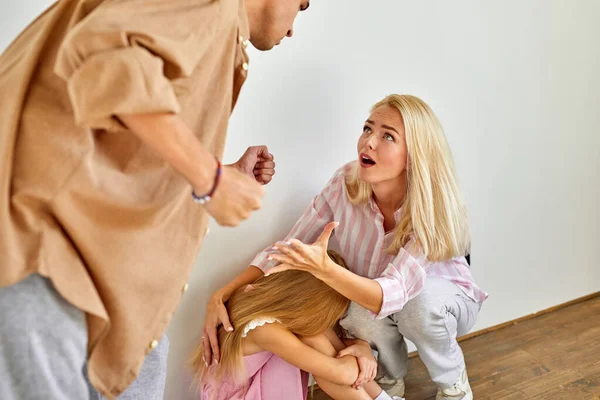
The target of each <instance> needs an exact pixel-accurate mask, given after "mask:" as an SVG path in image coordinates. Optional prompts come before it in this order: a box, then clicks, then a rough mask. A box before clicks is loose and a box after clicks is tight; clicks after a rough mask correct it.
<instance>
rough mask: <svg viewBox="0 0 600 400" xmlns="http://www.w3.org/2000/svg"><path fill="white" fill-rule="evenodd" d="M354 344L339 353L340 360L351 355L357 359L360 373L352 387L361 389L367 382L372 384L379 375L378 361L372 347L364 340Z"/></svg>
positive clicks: (356, 341) (355, 341)
mask: <svg viewBox="0 0 600 400" xmlns="http://www.w3.org/2000/svg"><path fill="white" fill-rule="evenodd" d="M352 342H353V344H351V345H350V346H348V347H346V348H345V349H343V350H342V351H340V352H339V353H338V355H337V356H338V358H339V357H343V356H347V355H351V356H354V357H356V360H357V361H358V368H359V369H360V373H359V374H358V378H357V379H356V382H354V384H353V385H352V387H353V388H356V389H359V388H360V387H362V385H364V384H365V383H367V382H371V381H372V380H373V379H375V376H376V375H377V360H376V359H375V357H374V356H373V352H372V351H371V346H370V345H369V343H367V342H365V341H364V340H358V339H357V340H353V341H352Z"/></svg>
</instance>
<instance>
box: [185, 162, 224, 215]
mask: <svg viewBox="0 0 600 400" xmlns="http://www.w3.org/2000/svg"><path fill="white" fill-rule="evenodd" d="M220 180H221V162H220V161H219V160H217V174H216V175H215V181H214V183H213V186H212V189H210V192H208V194H206V195H204V196H198V195H197V194H196V193H195V192H194V189H192V198H193V199H194V201H195V202H196V203H198V204H206V203H208V202H209V201H210V200H211V199H212V197H213V195H214V194H215V191H216V190H217V187H218V186H219V181H220Z"/></svg>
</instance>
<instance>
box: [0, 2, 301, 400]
mask: <svg viewBox="0 0 600 400" xmlns="http://www.w3.org/2000/svg"><path fill="white" fill-rule="evenodd" d="M308 5H309V4H308V0H169V1H164V0H59V1H58V2H56V3H55V4H54V5H52V6H51V7H50V8H49V9H48V10H47V11H46V12H45V13H43V14H42V15H41V16H40V17H38V18H37V19H36V20H35V21H34V22H33V23H32V24H31V25H30V26H29V27H28V28H27V29H26V30H24V31H23V32H22V33H21V35H20V36H19V37H18V38H17V39H16V40H15V41H14V42H13V43H12V45H11V46H10V47H9V48H8V49H7V50H6V52H5V53H4V54H2V56H0V94H1V97H0V121H2V124H0V232H1V235H0V320H1V321H2V324H0V382H1V385H0V398H1V399H3V400H16V399H19V400H21V399H28V400H30V399H84V398H89V397H90V396H91V397H92V398H97V397H98V396H100V395H99V394H98V392H99V393H101V395H102V396H103V397H105V398H109V399H114V398H116V397H117V396H119V398H120V399H133V398H136V399H138V398H139V399H161V398H162V393H163V388H164V379H165V371H166V353H167V348H168V344H167V343H166V338H163V335H164V332H165V330H166V328H167V326H168V324H169V321H170V320H171V317H172V316H173V313H174V311H175V309H176V307H177V304H178V302H179V300H180V298H181V295H182V293H183V292H185V291H186V290H187V288H188V284H187V283H186V280H187V278H188V276H189V274H190V270H191V267H192V265H193V263H194V260H195V258H196V256H197V253H198V250H199V249H200V245H201V243H202V239H203V236H204V233H205V231H206V226H207V223H208V219H209V217H210V216H212V217H213V218H214V219H215V220H216V221H217V222H218V223H219V224H221V225H228V226H235V225H237V224H239V223H240V222H241V221H242V220H244V219H246V218H248V216H249V214H250V212H251V211H253V210H256V209H258V208H259V207H260V202H261V198H262V196H263V191H262V187H261V184H266V183H268V182H269V181H270V180H271V178H272V176H273V174H274V168H275V164H274V161H273V157H272V156H271V155H270V154H269V152H268V150H267V148H266V147H264V146H258V147H251V148H249V149H248V151H247V152H246V153H245V154H244V156H242V158H241V159H240V160H239V161H238V162H237V163H236V164H234V165H230V166H221V165H220V163H219V161H218V160H219V159H220V158H221V157H222V154H223V147H224V142H225V134H226V131H227V124H228V119H229V117H230V114H231V112H232V110H233V107H234V105H235V103H236V100H237V98H238V94H239V91H240V88H241V86H242V84H243V82H244V81H245V79H246V75H247V73H248V69H249V59H248V56H247V54H246V51H245V48H246V46H247V45H248V41H251V42H252V43H253V45H254V46H255V47H257V48H258V49H260V50H268V49H271V48H272V47H273V46H274V45H276V44H278V43H279V42H280V41H281V39H283V38H284V37H285V36H292V25H293V22H294V19H295V18H296V15H297V14H298V11H299V10H304V9H306V8H307V7H308ZM192 193H193V194H194V195H193V196H192ZM197 203H201V204H197ZM161 338H162V339H161ZM146 356H148V357H146ZM144 360H146V361H144ZM140 370H141V373H140ZM138 374H139V377H138ZM136 377H137V379H136ZM88 380H89V381H88ZM88 382H91V385H92V386H93V388H92V386H90V385H89V384H88ZM132 382H133V384H132ZM94 388H95V389H94ZM96 390H97V391H96Z"/></svg>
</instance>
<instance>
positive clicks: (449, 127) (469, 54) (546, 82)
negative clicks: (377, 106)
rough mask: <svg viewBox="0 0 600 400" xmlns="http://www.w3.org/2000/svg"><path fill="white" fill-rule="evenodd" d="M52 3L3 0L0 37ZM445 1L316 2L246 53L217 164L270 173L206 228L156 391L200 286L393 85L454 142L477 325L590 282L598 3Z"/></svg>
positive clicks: (199, 307) (571, 294)
mask: <svg viewBox="0 0 600 400" xmlns="http://www.w3.org/2000/svg"><path fill="white" fill-rule="evenodd" d="M49 3H50V2H49V1H44V0H27V1H21V2H19V4H18V5H17V4H16V2H10V3H9V2H8V1H7V0H3V1H2V3H1V4H0V18H1V20H0V22H1V24H0V49H2V48H4V47H5V46H6V45H8V43H9V41H10V40H11V38H12V37H14V36H15V35H16V34H17V33H18V31H19V30H20V29H21V27H23V26H24V25H25V24H26V23H27V21H28V20H29V19H31V18H33V17H34V15H35V14H37V13H38V12H39V11H41V9H42V8H43V7H44V6H45V5H47V4H49ZM452 3H453V4H450V3H449V2H443V1H431V0H430V1H421V2H408V1H402V0H379V1H377V2H365V1H362V0H344V1H342V0H337V1H319V0H314V1H313V2H312V3H311V8H310V11H309V12H307V13H306V14H305V15H302V16H301V17H300V19H299V20H298V21H297V23H296V27H295V31H296V36H295V37H294V38H292V39H286V40H284V42H283V45H282V46H281V47H280V48H278V49H276V50H274V51H272V52H270V53H259V52H257V51H251V59H252V62H251V67H250V78H249V80H248V82H247V84H246V86H245V87H244V90H243V92H242V96H241V98H240V101H239V103H238V107H237V109H236V111H235V113H234V116H233V118H232V121H231V127H230V132H229V141H228V148H227V152H226V161H230V162H233V161H235V160H236V159H237V157H238V156H239V155H241V154H242V153H243V151H244V150H245V148H246V147H247V146H249V145H254V144H267V145H269V146H270V149H271V152H272V153H273V154H275V157H276V160H277V175H276V179H275V180H274V181H273V183H272V184H271V185H269V186H268V187H267V190H266V197H265V200H264V206H263V209H262V210H261V211H259V212H257V213H256V214H254V215H253V216H252V218H251V219H250V220H249V221H247V222H245V223H244V224H242V225H241V226H240V227H238V228H236V229H225V228H220V227H217V226H215V224H212V226H211V233H210V235H209V236H208V237H207V239H206V242H205V244H204V246H203V249H202V251H201V254H200V256H199V258H198V262H197V266H196V269H195V271H194V273H193V275H192V277H191V280H190V284H191V289H190V291H189V292H188V293H187V294H186V296H184V298H183V301H182V303H181V306H180V308H179V310H178V312H177V314H176V316H175V319H174V320H173V323H172V325H171V327H170V329H169V336H170V339H171V355H170V360H169V363H170V364H169V377H168V382H167V394H166V395H165V398H166V399H169V400H170V399H191V398H193V395H192V394H191V392H188V391H187V390H186V389H187V386H188V384H189V381H188V377H187V374H186V373H185V372H184V371H185V369H184V362H185V358H186V357H187V355H188V354H189V352H190V350H191V349H192V348H193V347H194V346H195V344H196V340H197V339H198V337H199V335H200V331H201V327H202V323H203V316H204V307H205V303H206V300H207V298H208V297H209V295H210V294H211V293H212V291H213V290H215V289H216V288H217V287H219V286H221V285H223V284H224V283H225V282H227V281H228V280H229V279H231V278H232V277H233V276H235V275H236V274H237V273H239V272H240V271H241V270H242V269H243V268H245V267H246V265H247V264H248V262H249V261H250V260H251V259H252V257H253V256H254V254H255V253H256V252H257V251H259V250H260V249H261V248H263V247H264V246H266V245H267V244H270V243H272V242H274V241H276V240H277V239H279V238H281V237H283V236H284V235H285V234H286V233H287V231H288V230H289V229H290V227H291V226H292V224H293V223H294V222H295V219H296V218H297V217H298V216H299V214H300V213H301V212H302V211H303V210H304V208H305V207H306V206H307V204H308V203H309V201H310V199H311V198H312V197H313V196H314V195H315V194H316V193H317V192H318V191H319V190H320V189H321V188H322V186H323V185H324V184H325V183H326V181H327V180H328V179H329V177H330V176H331V174H332V173H333V172H334V170H335V169H336V168H337V167H339V166H340V165H342V164H343V163H344V162H346V161H348V160H350V159H353V158H354V157H355V141H356V139H357V137H358V135H359V134H360V130H361V127H362V125H361V124H362V121H363V120H364V118H365V117H366V116H367V115H368V114H367V113H368V109H369V107H370V105H371V104H373V103H374V102H376V101H377V100H379V99H380V98H381V97H383V96H384V95H386V94H389V93H392V92H398V93H411V94H415V95H417V96H420V97H422V98H423V99H424V100H426V101H427V102H428V103H429V104H430V105H431V106H432V107H433V109H434V110H435V111H436V112H437V114H438V116H439V117H440V119H441V121H442V123H443V125H444V126H445V129H446V133H447V136H448V138H449V140H450V142H451V146H452V149H453V152H454V156H455V159H456V164H457V168H458V173H459V176H460V180H461V184H462V187H463V190H464V194H465V197H466V199H467V202H468V205H469V211H470V220H471V229H472V234H473V250H472V253H473V256H472V257H473V258H472V261H473V274H474V276H475V278H476V280H477V282H478V283H479V284H480V285H481V286H482V287H483V288H484V289H485V290H487V291H488V292H489V293H490V298H489V300H488V301H487V302H486V304H485V306H484V307H483V309H482V312H481V315H480V318H479V321H478V323H477V325H476V326H475V329H476V330H477V329H482V328H485V327H488V326H492V325H495V324H499V323H502V322H505V321H508V320H511V319H514V318H517V317H520V316H524V315H527V314H530V313H533V312H536V311H539V310H541V309H545V308H548V307H551V306H553V305H556V304H559V303H563V302H565V301H568V300H571V299H574V298H577V297H580V296H584V295H586V294H589V293H592V292H595V291H598V290H600V268H599V262H598V259H599V256H600V250H597V247H596V245H597V241H598V239H599V238H600V228H599V225H600V212H599V211H598V205H599V204H600V178H599V177H598V176H597V174H598V173H599V172H600V150H599V149H600V128H599V126H600V112H598V106H599V105H600V73H599V72H598V71H600V46H598V43H597V40H598V38H599V37H600V25H598V24H597V23H596V21H597V19H598V16H599V15H600V2H598V1H596V0H578V1H577V2H567V1H564V0H563V1H559V0H529V1H520V0H508V1H503V2H499V1H497V2H494V3H490V2H485V3H483V2H478V1H474V0H471V1H459V2H452ZM368 4H370V5H368ZM594 71H596V72H594Z"/></svg>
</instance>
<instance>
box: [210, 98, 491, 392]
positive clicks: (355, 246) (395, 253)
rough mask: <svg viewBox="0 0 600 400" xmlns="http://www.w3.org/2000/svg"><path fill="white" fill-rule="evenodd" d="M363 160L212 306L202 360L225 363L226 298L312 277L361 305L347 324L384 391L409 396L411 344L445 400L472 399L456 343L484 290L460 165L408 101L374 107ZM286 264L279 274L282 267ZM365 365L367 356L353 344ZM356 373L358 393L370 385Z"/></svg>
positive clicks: (417, 104) (432, 122) (429, 114)
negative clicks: (264, 278) (302, 274)
mask: <svg viewBox="0 0 600 400" xmlns="http://www.w3.org/2000/svg"><path fill="white" fill-rule="evenodd" d="M357 155H358V160H357V161H354V162H351V163H349V164H347V165H345V166H343V167H342V168H341V169H339V170H338V171H337V172H336V173H335V174H334V176H333V178H332V179H331V180H330V182H329V183H328V184H327V186H326V187H325V188H324V189H323V191H322V192H321V193H320V194H319V195H318V196H317V197H316V198H315V199H314V200H313V202H312V203H311V205H310V206H309V207H308V209H307V210H306V212H305V213H304V214H303V215H302V216H301V217H300V219H299V220H298V222H297V223H296V225H295V226H294V228H293V229H292V231H291V232H290V234H289V235H288V236H287V238H286V239H285V243H284V242H279V243H278V244H276V245H275V246H274V250H275V253H269V252H267V251H265V252H262V253H261V254H259V255H258V256H257V257H256V258H255V259H254V261H253V262H252V266H251V267H250V268H248V269H247V270H246V271H244V272H243V273H242V274H240V276H238V277H237V278H236V279H234V280H233V281H232V282H231V283H230V284H228V285H227V286H225V287H224V288H222V289H221V290H218V291H217V292H216V293H215V294H214V295H213V296H212V298H211V300H210V302H209V304H208V306H207V317H206V323H205V327H204V329H205V335H207V337H208V338H209V340H207V341H206V342H208V341H210V346H209V344H208V343H206V344H205V356H206V357H213V358H215V359H218V357H219V349H218V341H217V339H216V336H215V328H216V327H217V326H218V325H219V324H221V323H222V324H223V325H224V326H225V328H226V329H231V325H230V323H229V321H228V318H227V313H226V310H225V309H224V307H223V301H225V300H227V299H228V298H229V295H230V294H231V293H232V291H233V290H235V289H236V288H237V287H239V286H241V285H243V284H246V283H250V282H252V281H254V280H255V279H257V278H258V277H260V276H261V275H262V274H263V273H265V272H266V273H267V274H274V273H277V272H281V271H284V270H288V269H295V270H302V271H307V272H310V273H311V274H312V275H313V276H315V277H316V278H318V279H319V280H321V281H323V282H324V283H326V284H327V285H328V286H329V287H331V288H333V289H334V290H336V291H337V292H339V293H340V294H342V295H344V296H345V297H347V298H349V299H350V300H352V304H351V306H350V308H349V310H348V312H347V315H346V316H345V317H344V318H343V319H342V321H341V322H340V324H341V325H342V326H343V327H344V328H345V329H346V330H347V331H348V332H349V333H350V334H351V335H353V336H354V337H356V338H358V339H362V340H364V341H366V342H368V343H369V344H370V346H371V347H372V348H373V349H375V350H377V353H378V376H377V378H378V382H379V383H381V384H382V385H384V388H388V393H390V394H393V395H399V396H402V395H403V393H404V381H403V378H404V376H405V375H406V373H407V362H408V358H407V349H406V344H405V341H404V338H407V339H409V340H411V341H412V342H413V343H414V344H415V345H416V347H417V349H418V351H419V355H420V357H421V359H422V360H423V362H424V363H425V365H426V366H427V369H428V371H429V374H430V376H431V378H432V380H433V381H434V382H435V383H436V384H437V386H438V393H437V400H471V399H472V398H473V394H472V391H471V388H470V385H469V380H468V377H467V372H466V366H465V361H464V357H463V354H462V351H461V349H460V347H459V345H458V343H457V340H456V338H457V336H458V335H462V334H465V333H467V332H468V331H469V330H470V329H471V328H472V327H473V324H474V323H475V319H476V317H477V315H478V313H479V310H480V308H481V304H482V302H483V301H484V300H485V299H486V298H487V293H485V292H484V291H483V290H481V289H480V288H479V287H478V286H477V285H476V284H475V282H474V280H473V277H472V276H471V272H470V268H469V264H468V263H467V260H466V258H465V255H466V254H468V252H469V246H470V237H469V231H468V226H467V216H466V211H465V205H464V203H463V200H462V197H461V194H460V190H459V187H458V183H457V178H456V174H455V171H454V163H453V160H452V155H451V152H450V149H449V146H448V142H447V140H446V137H445V135H444V133H443V129H442V127H441V124H440V122H439V120H438V119H437V117H436V116H435V114H434V113H433V111H432V110H431V108H430V107H429V106H428V105H427V104H426V103H425V102H423V101H422V100H420V99H419V98H417V97H414V96H410V95H390V96H388V97H386V98H385V99H383V100H382V101H380V102H378V103H377V104H375V106H374V107H373V108H372V111H371V114H370V116H369V117H368V119H367V121H366V122H365V124H364V127H363V130H362V134H361V135H360V137H359V139H358V146H357ZM333 221H337V222H338V223H339V228H338V229H336V230H335V233H334V234H333V238H334V239H335V241H337V245H338V247H339V249H340V251H341V254H342V256H343V257H344V258H345V259H346V261H347V262H348V268H349V270H346V269H344V268H340V267H339V266H337V265H336V264H335V263H332V262H330V261H329V259H328V258H327V257H326V255H325V248H324V247H323V244H322V243H316V244H315V243H313V241H314V240H315V238H316V237H317V236H318V235H319V234H320V233H321V231H324V232H323V234H324V235H325V236H326V237H329V235H331V234H332V233H333V229H334V227H335V226H336V224H335V223H334V222H333ZM277 263H281V265H277ZM346 351H354V353H355V354H357V355H359V357H358V359H359V363H360V364H361V367H362V365H363V364H365V365H366V361H365V360H368V357H369V355H368V354H365V353H363V352H361V350H360V349H359V348H358V347H356V346H350V347H349V348H348V349H347V350H346ZM362 369H364V368H361V374H360V375H359V377H358V379H357V382H356V383H355V385H356V386H360V385H362V384H364V382H366V381H368V380H369V379H370V378H371V376H368V374H367V373H363V372H362Z"/></svg>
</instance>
